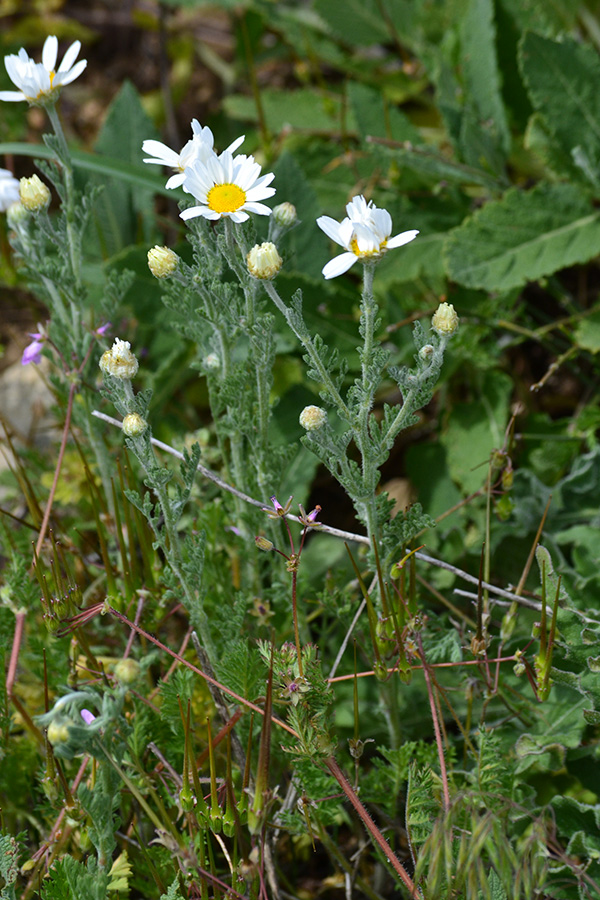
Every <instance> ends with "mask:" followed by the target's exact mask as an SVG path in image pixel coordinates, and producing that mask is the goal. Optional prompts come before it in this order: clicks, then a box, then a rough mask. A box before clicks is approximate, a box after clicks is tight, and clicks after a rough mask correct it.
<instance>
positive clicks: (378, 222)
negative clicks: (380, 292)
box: [317, 195, 419, 278]
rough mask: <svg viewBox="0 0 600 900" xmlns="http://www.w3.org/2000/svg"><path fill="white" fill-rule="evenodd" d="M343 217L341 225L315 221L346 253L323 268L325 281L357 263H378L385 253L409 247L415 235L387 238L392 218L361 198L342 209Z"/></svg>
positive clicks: (325, 219)
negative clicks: (343, 210)
mask: <svg viewBox="0 0 600 900" xmlns="http://www.w3.org/2000/svg"><path fill="white" fill-rule="evenodd" d="M346 213H347V216H346V218H345V219H343V221H342V222H336V220H335V219H332V218H331V216H320V217H319V218H318V219H317V225H318V226H319V228H321V229H322V230H323V231H324V232H325V234H326V235H327V236H328V237H330V238H331V239H332V241H335V242H336V244H339V245H340V246H341V247H344V248H345V250H346V253H341V254H340V255H339V256H336V257H335V259H332V260H330V261H329V262H328V263H327V265H326V266H324V267H323V276H324V277H325V278H335V277H336V276H337V275H343V273H344V272H347V271H348V269H349V268H350V266H352V265H354V263H355V262H356V261H357V260H358V259H360V260H362V261H363V262H366V261H368V260H376V259H380V258H381V257H382V256H383V254H384V253H385V252H386V251H387V250H392V249H394V247H402V245H403V244H408V243H410V241H412V240H414V239H415V238H416V236H417V235H418V233H419V232H418V231H403V232H402V234H397V235H396V236H395V237H393V238H390V234H391V231H392V217H391V216H390V214H389V212H388V211H387V209H378V208H377V207H376V206H375V204H374V203H373V201H372V200H369V202H368V203H367V201H366V200H365V198H364V197H363V196H362V195H359V196H358V197H353V198H352V200H351V201H350V203H348V204H347V206H346Z"/></svg>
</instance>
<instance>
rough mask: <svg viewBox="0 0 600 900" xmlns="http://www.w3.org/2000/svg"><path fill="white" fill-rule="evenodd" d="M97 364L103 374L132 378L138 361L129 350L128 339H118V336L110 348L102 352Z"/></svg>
mask: <svg viewBox="0 0 600 900" xmlns="http://www.w3.org/2000/svg"><path fill="white" fill-rule="evenodd" d="M99 365H100V369H101V370H102V372H104V374H105V375H112V377H113V378H122V379H126V378H127V379H129V378H133V377H134V375H135V374H136V372H137V370H138V361H137V359H136V358H135V356H134V355H133V353H132V352H131V344H130V343H129V341H120V340H119V338H115V342H114V344H113V345H112V347H111V348H110V350H106V351H105V352H104V353H103V354H102V356H101V357H100V363H99Z"/></svg>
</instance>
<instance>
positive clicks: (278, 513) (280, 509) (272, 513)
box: [262, 496, 294, 519]
mask: <svg viewBox="0 0 600 900" xmlns="http://www.w3.org/2000/svg"><path fill="white" fill-rule="evenodd" d="M293 499H294V498H293V497H290V498H289V500H288V502H287V503H286V504H285V506H282V505H281V503H280V502H279V500H278V499H277V497H275V496H273V497H271V503H272V504H273V509H268V508H267V507H266V506H263V508H262V511H263V512H265V513H266V514H267V515H268V517H269V518H270V519H279V518H284V517H285V516H287V514H288V513H289V511H290V506H291V505H292V500H293Z"/></svg>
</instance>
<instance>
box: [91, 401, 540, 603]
mask: <svg viewBox="0 0 600 900" xmlns="http://www.w3.org/2000/svg"><path fill="white" fill-rule="evenodd" d="M92 415H93V416H96V418H97V419H101V420H102V421H103V422H107V423H108V424H109V425H114V426H115V427H116V428H122V423H121V422H120V421H119V420H118V419H115V418H113V417H112V416H107V415H106V413H103V412H100V411H99V410H97V409H94V410H93V411H92ZM151 441H152V443H153V445H154V446H155V447H158V449H159V450H164V451H165V453H170V454H171V456H174V457H176V458H177V459H183V458H184V456H183V453H180V451H179V450H176V449H175V448H174V447H171V446H170V445H169V444H165V443H163V441H159V440H157V439H156V438H151ZM198 472H200V474H201V475H202V476H203V477H204V478H207V479H208V480H209V481H212V482H213V483H214V484H216V485H217V486H218V487H220V488H222V489H223V490H224V491H228V492H229V493H230V494H233V495H234V496H235V497H239V498H240V500H243V501H244V502H245V503H249V504H250V505H251V506H256V507H257V508H258V509H263V508H264V501H263V500H255V499H254V497H249V496H248V494H244V493H243V492H242V491H239V490H238V489H237V488H235V487H233V485H231V484H227V482H226V481H223V479H222V478H220V477H219V476H218V475H217V473H216V472H213V471H212V469H207V468H206V466H203V465H201V464H198ZM286 518H287V519H291V520H292V521H293V522H300V519H299V518H298V516H294V515H292V514H291V513H288V514H287V515H286ZM300 524H302V523H301V522H300ZM315 530H316V531H318V532H319V533H320V534H330V535H331V536H332V537H338V538H341V539H342V540H344V541H354V542H355V543H358V544H365V545H366V546H369V538H368V537H367V535H366V534H354V533H353V532H351V531H342V529H341V528H332V527H331V525H321V527H320V528H318V529H315ZM414 555H415V557H416V558H417V559H420V560H421V562H426V563H428V564H429V565H430V566H436V567H437V568H438V569H446V571H447V572H452V574H453V575H456V577H457V578H461V579H462V580H463V581H468V582H469V583H470V584H477V585H479V584H480V583H481V586H482V587H483V588H485V589H486V590H488V591H490V593H492V594H496V595H497V596H498V597H506V598H507V599H508V600H513V601H515V602H516V603H520V604H521V605H522V606H528V607H530V608H532V609H537V608H538V607H537V606H532V603H533V601H531V600H526V599H525V598H523V597H518V596H517V595H516V594H514V593H513V592H512V591H506V590H504V589H503V588H499V587H497V586H496V585H495V584H488V583H487V582H485V581H483V582H480V581H479V578H476V577H475V576H474V575H469V573H468V572H464V571H463V570H462V569H458V568H457V567H456V566H453V565H451V564H450V563H447V562H444V560H442V559H435V557H433V556H428V555H427V554H426V553H421V552H420V551H417V552H416V553H415V554H414Z"/></svg>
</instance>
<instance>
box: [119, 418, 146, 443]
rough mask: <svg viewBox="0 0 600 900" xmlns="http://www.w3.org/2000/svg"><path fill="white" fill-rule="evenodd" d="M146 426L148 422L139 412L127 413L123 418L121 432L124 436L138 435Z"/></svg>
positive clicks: (133, 436) (134, 436)
mask: <svg viewBox="0 0 600 900" xmlns="http://www.w3.org/2000/svg"><path fill="white" fill-rule="evenodd" d="M147 428H148V423H147V422H146V420H145V419H143V418H142V416H140V414H139V413H128V415H126V416H125V418H124V419H123V434H124V435H125V436H126V437H129V438H136V437H140V435H142V434H143V433H144V432H145V431H146V429H147Z"/></svg>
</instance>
